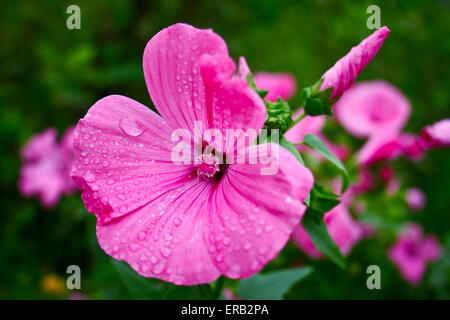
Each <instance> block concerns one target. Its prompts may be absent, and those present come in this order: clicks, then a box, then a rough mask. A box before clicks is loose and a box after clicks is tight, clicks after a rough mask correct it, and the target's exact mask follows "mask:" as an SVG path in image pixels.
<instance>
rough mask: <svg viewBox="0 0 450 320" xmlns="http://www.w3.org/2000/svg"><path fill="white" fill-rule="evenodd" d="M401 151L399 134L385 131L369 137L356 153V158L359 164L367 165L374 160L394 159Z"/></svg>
mask: <svg viewBox="0 0 450 320" xmlns="http://www.w3.org/2000/svg"><path fill="white" fill-rule="evenodd" d="M401 152H402V149H401V144H400V138H399V135H398V134H397V133H396V132H389V131H387V132H381V133H379V134H377V135H374V136H372V137H370V138H369V140H367V141H366V143H365V144H364V145H363V147H362V148H361V149H360V150H359V151H358V153H357V154H356V159H357V161H358V163H359V164H360V165H363V166H369V165H371V164H373V163H375V162H379V161H383V160H391V159H394V158H396V157H398V156H399V155H400V154H401Z"/></svg>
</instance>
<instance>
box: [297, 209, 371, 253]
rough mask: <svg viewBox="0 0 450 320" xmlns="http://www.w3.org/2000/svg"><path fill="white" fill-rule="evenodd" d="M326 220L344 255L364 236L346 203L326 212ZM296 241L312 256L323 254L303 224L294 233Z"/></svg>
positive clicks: (332, 236) (330, 232)
mask: <svg viewBox="0 0 450 320" xmlns="http://www.w3.org/2000/svg"><path fill="white" fill-rule="evenodd" d="M324 221H325V224H326V225H327V230H328V232H329V234H330V236H331V238H332V239H333V240H334V242H335V243H336V245H337V246H338V247H339V249H340V251H341V252H342V254H343V255H348V254H349V253H350V251H351V249H352V248H353V246H354V245H355V244H356V243H357V242H358V241H359V240H360V239H361V238H362V237H363V229H362V227H361V225H360V224H359V223H357V222H356V221H355V220H353V218H352V217H351V215H350V213H349V212H348V208H347V206H346V205H344V204H340V205H338V206H337V207H335V208H333V209H332V210H331V211H329V212H327V213H325V215H324ZM293 239H294V241H295V243H297V245H298V246H299V247H300V249H302V251H304V252H305V253H306V254H307V255H308V256H309V257H310V258H312V259H317V258H321V257H323V255H322V254H321V253H320V252H319V251H317V249H316V248H315V246H314V244H313V242H312V241H311V239H310V237H309V235H308V233H307V232H306V231H305V229H304V228H303V226H302V225H298V226H297V227H296V228H295V231H294V233H293Z"/></svg>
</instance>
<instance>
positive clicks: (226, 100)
mask: <svg viewBox="0 0 450 320" xmlns="http://www.w3.org/2000/svg"><path fill="white" fill-rule="evenodd" d="M234 70H235V65H234V62H233V60H231V58H230V57H228V56H226V55H208V54H205V55H203V56H202V58H201V75H202V79H203V83H204V86H205V99H206V100H205V102H206V108H207V110H208V123H209V127H210V128H213V129H219V130H221V131H222V133H223V135H224V138H225V139H224V143H227V146H225V148H227V151H229V150H230V147H233V146H234V145H233V144H232V143H230V142H231V141H227V139H226V138H227V137H226V130H227V129H240V130H248V129H253V130H254V131H255V133H256V134H258V132H257V130H259V129H261V128H262V127H263V126H264V122H265V120H266V107H265V104H264V102H263V100H262V99H261V98H260V97H259V96H258V94H257V93H256V92H255V91H253V90H252V89H250V88H249V86H248V84H247V81H246V80H244V79H242V78H240V77H233V76H232V74H233V72H234ZM243 134H244V133H243V132H242V134H241V135H243ZM241 135H239V136H241ZM228 140H229V139H228ZM250 142H251V141H250ZM236 150H237V149H236Z"/></svg>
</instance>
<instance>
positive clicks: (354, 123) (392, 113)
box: [333, 81, 411, 137]
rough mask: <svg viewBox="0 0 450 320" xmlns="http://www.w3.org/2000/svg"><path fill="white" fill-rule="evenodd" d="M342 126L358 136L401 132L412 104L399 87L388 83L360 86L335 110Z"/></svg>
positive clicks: (378, 82) (355, 87) (338, 104)
mask: <svg viewBox="0 0 450 320" xmlns="http://www.w3.org/2000/svg"><path fill="white" fill-rule="evenodd" d="M333 110H334V112H335V114H336V118H337V119H338V121H339V122H340V123H341V125H342V126H343V127H344V128H345V129H346V130H347V131H348V132H350V133H351V134H352V135H354V136H356V137H366V136H370V135H375V134H378V133H380V132H383V131H386V130H388V131H400V130H401V129H402V128H403V126H404V125H405V124H406V122H407V121H408V118H409V115H410V113H411V105H410V103H409V101H408V99H407V98H406V97H405V96H404V95H403V94H402V93H401V92H400V91H399V90H398V89H397V88H395V87H393V86H392V85H390V84H389V83H387V82H384V81H369V82H363V83H357V84H355V85H354V86H353V87H351V88H350V89H348V90H347V91H346V92H345V93H344V94H343V96H342V97H341V98H340V99H339V101H338V102H337V103H336V104H335V106H334V107H333Z"/></svg>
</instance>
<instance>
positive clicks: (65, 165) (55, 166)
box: [19, 127, 76, 207]
mask: <svg viewBox="0 0 450 320" xmlns="http://www.w3.org/2000/svg"><path fill="white" fill-rule="evenodd" d="M73 130H74V128H73V127H71V128H69V129H67V130H66V132H65V133H64V135H63V137H62V138H61V142H60V143H57V141H56V138H57V132H56V130H55V129H53V128H49V129H47V130H45V131H44V132H42V133H40V134H37V135H35V136H33V137H32V138H31V140H30V141H29V142H28V143H27V144H26V145H25V147H24V148H23V149H22V159H23V161H24V164H23V165H22V167H21V169H20V180H19V190H20V192H21V193H22V194H23V195H24V196H26V197H29V196H33V195H37V196H38V197H39V199H40V201H41V203H42V205H44V206H45V207H53V206H55V205H56V204H57V203H58V201H59V198H60V197H61V195H62V194H70V193H72V192H73V191H74V190H75V189H76V187H75V184H74V182H73V181H72V179H71V178H70V168H71V166H72V135H73Z"/></svg>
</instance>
